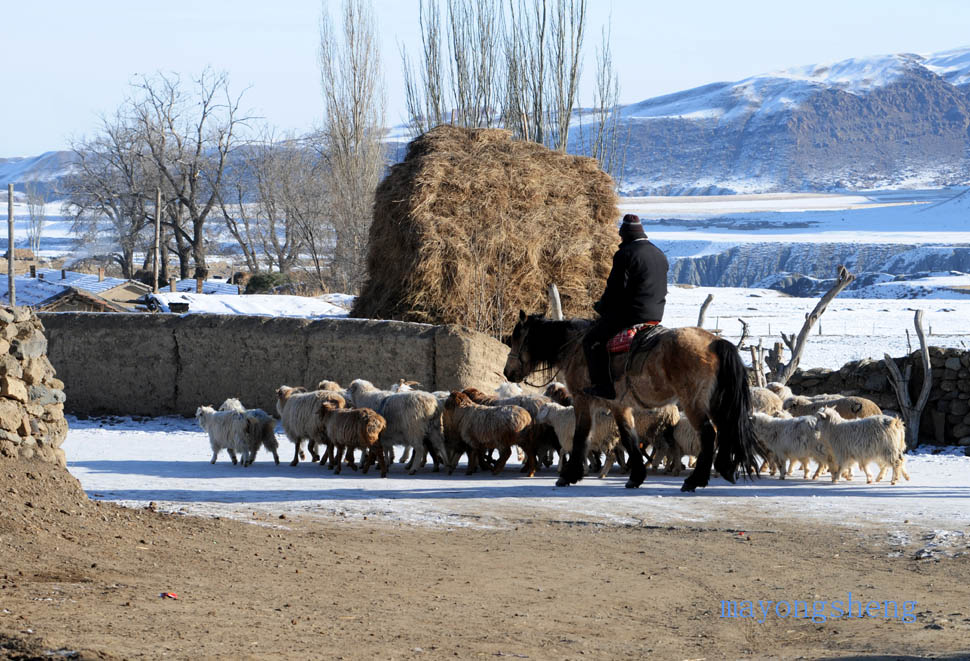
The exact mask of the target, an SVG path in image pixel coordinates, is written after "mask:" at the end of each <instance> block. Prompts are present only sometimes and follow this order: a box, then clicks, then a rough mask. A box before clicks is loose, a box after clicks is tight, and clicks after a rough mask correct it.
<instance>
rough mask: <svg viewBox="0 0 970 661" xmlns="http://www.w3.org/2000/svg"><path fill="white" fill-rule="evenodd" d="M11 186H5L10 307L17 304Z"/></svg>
mask: <svg viewBox="0 0 970 661" xmlns="http://www.w3.org/2000/svg"><path fill="white" fill-rule="evenodd" d="M13 254H14V253H13V184H7V288H8V289H7V291H8V293H9V294H10V295H9V296H8V297H7V298H8V299H9V300H10V307H13V306H15V305H16V304H17V285H16V282H15V281H14V273H13V260H14V256H13Z"/></svg>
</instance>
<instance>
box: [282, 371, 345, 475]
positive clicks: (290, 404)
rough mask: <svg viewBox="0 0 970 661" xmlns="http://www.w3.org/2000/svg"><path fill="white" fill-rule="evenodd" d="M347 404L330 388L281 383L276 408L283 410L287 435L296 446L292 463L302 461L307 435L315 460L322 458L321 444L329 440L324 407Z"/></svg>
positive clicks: (284, 427)
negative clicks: (300, 386) (304, 387)
mask: <svg viewBox="0 0 970 661" xmlns="http://www.w3.org/2000/svg"><path fill="white" fill-rule="evenodd" d="M345 405H346V401H345V400H344V398H343V396H341V395H340V393H337V392H333V391H330V390H314V391H311V392H306V391H305V390H304V389H303V388H293V387H290V386H280V387H279V388H278V389H277V390H276V411H277V413H279V414H280V422H282V423H283V431H284V432H286V437H287V438H288V439H290V442H292V443H293V445H294V446H295V449H294V452H293V461H291V462H290V466H296V465H297V464H299V463H300V459H301V457H303V456H304V455H303V450H302V448H301V446H302V443H303V440H304V439H306V441H307V449H308V450H309V451H310V456H311V458H312V459H313V461H315V462H316V461H319V460H320V456H319V455H318V454H317V444H318V443H320V442H321V441H325V440H326V435H325V431H324V429H323V422H322V420H321V419H320V409H321V408H331V409H339V408H343V407H344V406H345Z"/></svg>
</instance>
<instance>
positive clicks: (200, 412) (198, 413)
mask: <svg viewBox="0 0 970 661" xmlns="http://www.w3.org/2000/svg"><path fill="white" fill-rule="evenodd" d="M212 413H215V409H214V408H212V407H211V406H200V407H199V408H197V409H195V419H196V421H197V422H198V423H199V426H200V427H202V428H203V429H205V421H206V418H208V417H209V415H210V414H212Z"/></svg>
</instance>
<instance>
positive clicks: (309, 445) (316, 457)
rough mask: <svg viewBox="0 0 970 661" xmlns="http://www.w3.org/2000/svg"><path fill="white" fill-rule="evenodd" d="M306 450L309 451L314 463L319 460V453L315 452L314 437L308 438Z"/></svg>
mask: <svg viewBox="0 0 970 661" xmlns="http://www.w3.org/2000/svg"><path fill="white" fill-rule="evenodd" d="M306 447H307V450H309V451H310V458H311V459H312V460H313V462H314V463H316V462H318V461H320V455H319V454H317V442H316V440H315V439H312V438H311V439H310V440H309V441H307V444H306Z"/></svg>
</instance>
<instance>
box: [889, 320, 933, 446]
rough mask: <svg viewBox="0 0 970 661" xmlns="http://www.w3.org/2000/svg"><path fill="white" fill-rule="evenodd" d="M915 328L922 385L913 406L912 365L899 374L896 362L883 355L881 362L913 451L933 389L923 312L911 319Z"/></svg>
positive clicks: (907, 365) (907, 443)
mask: <svg viewBox="0 0 970 661" xmlns="http://www.w3.org/2000/svg"><path fill="white" fill-rule="evenodd" d="M913 324H914V325H915V326H916V335H917V336H918V337H919V347H920V358H921V359H922V363H923V385H922V387H921V388H920V392H919V398H918V399H917V400H916V403H915V404H913V403H912V400H911V399H910V397H909V382H910V380H911V378H912V374H913V365H912V364H911V363H909V362H907V363H906V371H905V373H904V374H900V372H899V367H898V366H897V365H896V361H894V360H893V359H892V357H890V355H889V354H888V353H887V354H883V362H884V363H885V364H886V368H887V369H888V370H889V377H890V380H889V382H890V383H891V384H892V386H893V390H895V391H896V399H897V400H899V408H900V412H901V413H902V414H903V421H905V423H906V449H907V450H913V449H915V448H917V447H919V421H920V417H921V416H922V415H923V408H924V407H925V406H926V402H927V401H928V400H929V398H930V390H931V389H932V387H933V370H932V369H931V365H930V350H929V347H927V346H926V336H925V335H923V311H922V310H917V311H916V316H915V317H914V319H913Z"/></svg>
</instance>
